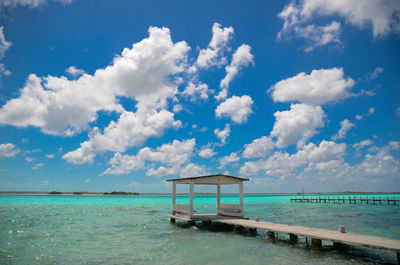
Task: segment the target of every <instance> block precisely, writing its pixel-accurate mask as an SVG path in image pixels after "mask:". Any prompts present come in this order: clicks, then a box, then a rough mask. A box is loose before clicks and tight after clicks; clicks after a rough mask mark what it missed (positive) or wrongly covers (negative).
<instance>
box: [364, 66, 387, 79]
mask: <svg viewBox="0 0 400 265" xmlns="http://www.w3.org/2000/svg"><path fill="white" fill-rule="evenodd" d="M381 73H383V68H382V67H377V68H375V70H374V71H373V72H372V73H370V74H368V76H367V80H373V79H375V78H377V77H378V75H380V74H381Z"/></svg>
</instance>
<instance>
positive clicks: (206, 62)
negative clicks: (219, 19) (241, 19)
mask: <svg viewBox="0 0 400 265" xmlns="http://www.w3.org/2000/svg"><path fill="white" fill-rule="evenodd" d="M212 33H213V36H212V39H211V41H210V43H209V44H208V47H207V49H202V50H200V52H199V56H198V57H197V60H196V62H195V64H194V66H193V67H192V68H191V71H192V72H193V71H196V70H197V67H198V68H200V69H207V68H209V67H211V66H218V67H219V66H222V65H225V64H226V63H227V61H226V58H225V56H224V51H225V50H227V49H228V48H229V47H228V46H227V44H228V42H229V41H230V40H231V38H232V36H233V33H234V30H233V28H232V27H229V28H221V25H220V24H219V23H214V25H213V28H212Z"/></svg>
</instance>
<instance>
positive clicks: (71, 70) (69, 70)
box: [65, 66, 85, 77]
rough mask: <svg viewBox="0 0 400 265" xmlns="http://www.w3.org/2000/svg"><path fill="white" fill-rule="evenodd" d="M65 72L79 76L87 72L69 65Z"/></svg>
mask: <svg viewBox="0 0 400 265" xmlns="http://www.w3.org/2000/svg"><path fill="white" fill-rule="evenodd" d="M65 72H67V73H68V74H70V75H71V76H73V77H77V76H80V75H83V74H84V73H85V71H84V70H82V69H78V68H76V67H75V66H70V67H68V68H67V69H65Z"/></svg>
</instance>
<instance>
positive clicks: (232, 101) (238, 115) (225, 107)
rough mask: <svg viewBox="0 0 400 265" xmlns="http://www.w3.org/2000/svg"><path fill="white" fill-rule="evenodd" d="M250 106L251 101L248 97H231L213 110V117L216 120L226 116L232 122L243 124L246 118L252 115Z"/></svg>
mask: <svg viewBox="0 0 400 265" xmlns="http://www.w3.org/2000/svg"><path fill="white" fill-rule="evenodd" d="M252 104H253V100H252V99H251V97H250V96H247V95H244V96H241V97H238V96H233V97H231V98H228V99H226V100H225V101H224V102H222V103H221V104H219V105H218V107H217V109H216V110H215V116H216V117H217V118H221V117H223V116H227V117H230V118H231V120H232V121H233V122H236V123H245V122H247V118H248V117H249V116H250V115H251V114H252V113H253V110H252V109H251V106H252Z"/></svg>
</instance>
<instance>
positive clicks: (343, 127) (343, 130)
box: [332, 119, 355, 140]
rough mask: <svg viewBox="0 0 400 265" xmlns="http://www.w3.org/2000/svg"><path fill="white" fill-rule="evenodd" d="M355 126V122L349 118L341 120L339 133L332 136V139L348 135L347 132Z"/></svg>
mask: <svg viewBox="0 0 400 265" xmlns="http://www.w3.org/2000/svg"><path fill="white" fill-rule="evenodd" d="M354 126H355V124H354V123H351V122H350V121H349V120H348V119H345V120H343V121H341V122H340V129H339V131H338V133H337V134H335V135H334V136H332V140H337V139H343V138H345V137H346V134H347V132H348V131H349V130H350V129H351V128H353V127H354Z"/></svg>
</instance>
